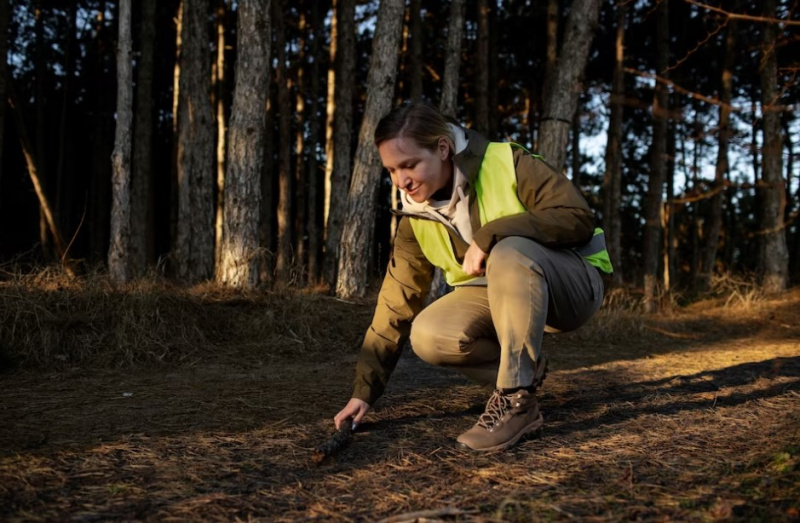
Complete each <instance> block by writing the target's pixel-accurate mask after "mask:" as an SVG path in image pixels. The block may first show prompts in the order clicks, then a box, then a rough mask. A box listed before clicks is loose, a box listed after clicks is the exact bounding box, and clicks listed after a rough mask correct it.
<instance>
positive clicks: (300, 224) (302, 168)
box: [293, 12, 308, 285]
mask: <svg viewBox="0 0 800 523" xmlns="http://www.w3.org/2000/svg"><path fill="white" fill-rule="evenodd" d="M307 29H308V24H306V14H305V13H303V12H300V13H299V20H298V23H297V31H298V33H299V40H298V44H297V58H296V60H294V62H295V66H294V67H295V70H296V74H295V78H296V81H295V92H294V94H295V110H294V117H295V146H294V151H295V158H296V161H295V168H294V187H295V189H294V208H295V212H294V233H293V236H294V258H295V262H296V264H297V266H298V267H299V268H302V267H305V266H306V239H307V235H308V233H307V230H306V210H307V207H308V179H307V178H306V166H307V161H306V158H305V149H306V147H305V139H306V138H305V119H306V114H305V111H306V99H305V96H306V85H305V71H304V69H305V67H306V60H307V59H306V45H307V44H306V42H307V40H306V31H307ZM297 283H298V284H300V285H304V284H305V270H300V271H299V272H298V275H297Z"/></svg>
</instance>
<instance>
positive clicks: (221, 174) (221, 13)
mask: <svg viewBox="0 0 800 523" xmlns="http://www.w3.org/2000/svg"><path fill="white" fill-rule="evenodd" d="M217 1H218V4H217V14H216V17H215V19H214V26H215V29H216V33H217V48H216V61H215V62H214V66H213V67H212V68H211V69H212V72H211V80H212V82H213V83H214V105H215V107H214V109H215V110H216V117H217V187H216V193H217V200H216V202H217V203H216V209H215V216H214V232H215V236H214V269H215V271H214V272H215V273H217V279H218V280H219V279H220V276H219V272H220V270H221V266H220V262H221V261H222V238H223V237H224V235H225V232H224V226H223V221H224V219H225V194H224V193H225V152H226V148H227V144H226V142H225V139H226V131H225V123H226V121H227V118H226V117H225V94H226V90H227V89H226V88H227V85H226V81H225V19H226V18H227V11H228V7H227V5H226V3H227V2H226V0H217ZM240 14H241V12H240Z"/></svg>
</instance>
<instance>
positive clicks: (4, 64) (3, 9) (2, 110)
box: [0, 0, 11, 194]
mask: <svg viewBox="0 0 800 523" xmlns="http://www.w3.org/2000/svg"><path fill="white" fill-rule="evenodd" d="M9 7H10V6H9V0H0V35H7V34H8V23H9V17H10V16H11V10H10V8H9ZM7 75H8V38H0V194H2V193H3V174H4V169H3V151H4V149H5V147H4V144H5V129H6V107H7V106H8V104H7V103H6V100H7V99H8V86H7V81H8V80H7V79H6V77H7Z"/></svg>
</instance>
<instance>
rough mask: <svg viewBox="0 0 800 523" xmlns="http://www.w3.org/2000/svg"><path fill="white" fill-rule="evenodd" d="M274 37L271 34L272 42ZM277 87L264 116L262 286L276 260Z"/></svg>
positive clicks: (269, 95)
mask: <svg viewBox="0 0 800 523" xmlns="http://www.w3.org/2000/svg"><path fill="white" fill-rule="evenodd" d="M271 40H272V35H271V34H270V41H271ZM274 85H275V81H274V78H273V79H271V80H270V83H269V84H268V85H267V92H266V97H267V100H266V111H265V116H264V120H265V123H264V151H263V157H264V165H263V167H262V168H261V211H260V215H261V217H260V220H259V222H260V231H261V243H260V245H261V248H262V249H263V252H264V253H265V254H264V256H262V257H261V266H260V269H259V272H260V275H259V278H260V281H261V284H262V285H267V284H269V283H270V282H271V281H272V275H273V272H274V266H275V259H274V256H273V253H274V252H275V247H274V242H273V239H274V235H273V231H274V230H275V223H274V222H275V202H274V198H273V196H274V193H275V188H274V185H275V183H274V182H275V176H274V172H275V90H274V89H273V86H274Z"/></svg>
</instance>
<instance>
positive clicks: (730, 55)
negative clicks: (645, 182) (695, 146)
mask: <svg viewBox="0 0 800 523" xmlns="http://www.w3.org/2000/svg"><path fill="white" fill-rule="evenodd" d="M737 4H739V2H738V1H737V2H735V3H734V5H737ZM736 31H737V23H736V20H735V19H733V20H729V21H728V27H727V29H726V33H725V48H724V50H723V53H724V55H723V56H722V78H721V81H720V87H721V89H720V102H721V105H720V106H719V131H718V133H719V136H718V137H717V142H718V146H717V165H716V169H715V171H714V188H713V191H714V192H715V194H714V197H713V198H712V199H711V208H710V209H709V216H708V226H707V227H706V231H705V234H704V236H705V252H704V253H703V257H702V260H701V263H702V265H701V267H700V274H699V278H698V281H697V288H698V290H701V291H703V290H706V289H708V287H709V285H710V283H711V276H712V275H713V273H714V264H715V262H716V260H717V250H718V248H719V246H718V243H719V234H720V230H721V229H722V207H723V205H724V203H725V177H726V174H727V172H728V142H729V141H730V136H731V105H730V104H731V93H732V92H733V87H732V81H731V79H732V77H733V66H734V65H735V61H734V59H735V58H736Z"/></svg>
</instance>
